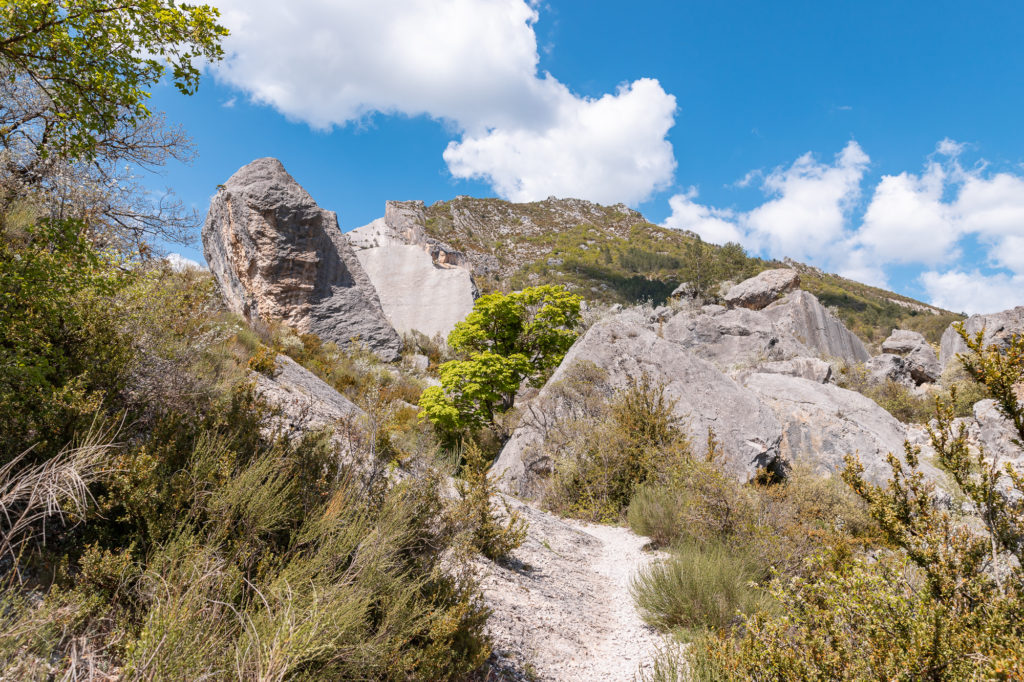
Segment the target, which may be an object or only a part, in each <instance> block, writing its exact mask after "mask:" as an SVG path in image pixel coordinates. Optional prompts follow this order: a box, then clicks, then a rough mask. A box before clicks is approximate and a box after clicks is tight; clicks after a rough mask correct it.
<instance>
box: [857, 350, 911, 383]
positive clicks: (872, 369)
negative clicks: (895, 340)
mask: <svg viewBox="0 0 1024 682" xmlns="http://www.w3.org/2000/svg"><path fill="white" fill-rule="evenodd" d="M864 369H865V370H866V371H867V379H868V381H869V382H870V383H872V384H884V383H885V382H886V381H895V382H896V383H897V384H903V385H905V386H909V385H910V384H911V383H912V382H911V380H910V372H909V371H908V370H907V363H906V361H905V360H904V359H903V357H902V356H900V355H896V354H895V353H882V354H881V355H876V356H875V357H873V358H871V359H869V360H868V361H867V362H865V363H864Z"/></svg>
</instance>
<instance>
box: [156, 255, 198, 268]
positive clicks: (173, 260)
mask: <svg viewBox="0 0 1024 682" xmlns="http://www.w3.org/2000/svg"><path fill="white" fill-rule="evenodd" d="M164 260H165V261H167V263H168V265H170V266H171V269H172V270H174V271H175V272H183V271H185V270H204V269H205V268H203V266H202V265H201V264H200V263H197V262H196V261H194V260H192V259H191V258H186V257H185V256H182V255H181V254H180V253H169V254H167V255H166V256H165V257H164Z"/></svg>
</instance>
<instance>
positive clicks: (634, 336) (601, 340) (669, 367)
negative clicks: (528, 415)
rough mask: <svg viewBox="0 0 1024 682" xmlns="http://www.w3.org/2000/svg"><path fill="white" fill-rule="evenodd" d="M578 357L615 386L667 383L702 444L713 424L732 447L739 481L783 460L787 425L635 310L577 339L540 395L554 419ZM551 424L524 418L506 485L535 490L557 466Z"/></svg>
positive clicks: (505, 453)
mask: <svg viewBox="0 0 1024 682" xmlns="http://www.w3.org/2000/svg"><path fill="white" fill-rule="evenodd" d="M577 362H589V363H593V364H594V365H596V366H597V367H599V368H601V369H602V370H604V371H605V372H606V373H607V381H608V383H609V384H610V386H611V387H613V388H623V387H625V386H626V385H627V384H628V382H629V381H630V380H631V379H634V378H637V377H640V376H642V375H643V374H644V373H646V374H647V375H648V376H650V377H651V378H652V379H654V380H656V381H663V382H665V393H666V395H667V396H668V397H669V398H670V399H671V400H673V401H675V413H676V415H677V416H679V417H680V418H682V419H683V420H684V423H685V424H686V427H687V431H688V433H689V435H690V437H691V438H692V439H693V440H694V442H703V440H704V438H705V437H706V436H707V430H708V428H712V429H714V431H715V434H716V436H717V437H718V439H719V440H720V441H721V442H722V445H723V451H724V452H725V453H726V459H725V461H724V462H722V466H723V467H724V469H725V470H726V471H728V472H729V473H730V474H732V475H734V476H736V477H737V478H738V479H740V480H749V479H750V478H752V477H753V476H754V475H755V473H756V472H757V470H758V469H759V468H761V467H767V466H771V465H772V464H773V463H774V462H775V461H776V459H777V458H778V454H779V453H778V446H779V441H780V440H781V436H782V429H781V426H780V424H779V422H778V420H777V419H776V418H775V415H774V414H773V413H772V411H771V410H770V409H768V408H767V407H766V406H765V405H763V404H762V403H761V402H760V401H758V400H757V399H756V398H755V397H754V396H753V395H751V394H750V393H749V392H748V391H744V390H743V389H742V388H740V387H739V386H738V385H737V384H736V383H735V382H734V381H733V380H732V379H730V378H729V377H727V376H725V375H724V374H722V372H720V371H719V370H718V369H717V368H716V367H715V365H713V364H712V363H710V362H708V361H706V360H702V359H701V358H699V357H697V356H696V355H694V354H692V353H690V352H688V351H687V350H686V349H684V348H683V347H681V346H680V345H678V344H676V343H673V342H672V341H670V340H667V339H664V338H661V337H660V336H658V334H657V332H656V331H655V330H654V329H652V328H651V327H649V326H648V323H647V322H646V320H645V319H644V318H642V317H641V316H640V315H639V314H638V313H637V312H636V311H635V310H627V311H625V312H623V313H621V314H619V315H615V316H613V317H611V318H609V319H606V320H603V321H601V322H599V323H597V324H596V325H594V326H593V327H591V328H590V329H589V330H588V331H587V333H586V334H585V335H584V336H583V337H582V338H581V339H580V340H579V341H577V343H576V344H575V345H574V346H573V347H572V348H571V349H570V350H569V353H568V354H567V355H566V357H565V359H564V360H563V361H562V364H561V365H560V366H559V368H558V370H556V371H555V374H554V375H553V376H552V378H551V380H550V381H549V382H548V384H547V385H546V386H545V387H544V389H542V390H541V392H540V394H539V395H538V396H537V397H536V398H535V399H534V402H533V403H532V405H534V406H536V410H537V411H539V412H541V413H543V414H544V415H545V416H548V415H550V416H552V417H554V416H555V415H557V414H558V413H559V412H560V411H561V409H562V407H563V406H561V405H559V404H557V400H556V399H553V398H552V393H553V391H552V390H551V387H552V386H553V385H555V384H556V383H557V382H558V381H560V380H561V379H562V378H564V377H565V376H566V374H567V372H568V371H569V369H570V368H571V367H573V365H574V364H575V363H577ZM544 428H545V422H543V421H533V420H524V423H523V425H522V426H520V428H518V429H516V431H515V432H514V433H513V435H512V438H511V439H510V440H509V442H508V443H507V444H506V445H505V447H504V449H503V450H502V451H501V455H500V456H499V457H498V460H497V461H496V462H495V464H494V469H493V472H494V474H495V475H496V476H501V477H502V478H501V485H502V486H503V487H504V488H505V489H506V490H507V491H509V492H512V493H515V494H521V495H528V496H529V495H533V494H535V493H536V492H537V486H538V484H539V483H540V482H541V481H542V480H543V478H544V476H545V475H546V474H548V473H549V472H550V470H551V465H552V462H551V456H550V452H548V451H547V449H546V448H545V431H544Z"/></svg>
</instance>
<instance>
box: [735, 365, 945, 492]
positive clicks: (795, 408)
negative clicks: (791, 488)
mask: <svg viewBox="0 0 1024 682" xmlns="http://www.w3.org/2000/svg"><path fill="white" fill-rule="evenodd" d="M743 385H744V386H745V387H746V388H747V389H749V390H750V391H752V392H753V393H754V394H755V395H757V397H758V398H760V399H761V400H762V401H763V402H764V403H765V404H767V405H769V406H770V407H771V408H772V409H773V410H774V412H775V415H776V417H777V418H778V420H779V421H780V422H781V423H782V432H783V436H782V442H781V443H780V446H779V451H780V453H781V455H782V457H783V458H784V459H785V460H786V462H787V463H789V464H790V465H800V464H802V465H805V466H808V467H810V468H811V469H812V470H813V471H814V472H816V473H819V474H822V475H835V474H838V473H839V472H841V471H842V470H843V468H844V462H843V458H844V457H845V456H846V455H847V454H856V455H858V456H859V457H860V460H861V463H862V464H863V465H864V474H865V477H866V478H867V479H868V480H869V481H871V482H872V483H876V484H881V483H883V482H885V481H887V480H888V479H889V478H890V477H891V471H890V469H889V466H888V464H887V462H886V458H887V456H888V454H889V453H892V454H894V455H896V456H897V457H899V458H900V459H901V460H902V455H903V442H904V440H906V438H907V430H906V427H905V426H904V425H903V424H901V423H900V422H899V421H898V420H897V419H896V418H895V417H893V416H892V415H891V414H889V413H888V412H886V411H885V410H883V409H882V408H881V407H879V406H878V405H877V404H876V403H875V402H874V401H873V400H871V399H870V398H867V397H865V396H863V395H861V394H860V393H856V392H854V391H848V390H846V389H842V388H839V387H838V386H833V385H828V384H820V383H817V382H814V381H809V380H807V379H801V378H798V377H788V376H783V375H780V374H758V373H755V374H750V375H748V376H746V377H745V378H744V380H743ZM921 470H922V471H923V472H924V474H925V475H926V476H927V477H929V478H931V479H933V480H938V479H940V478H941V474H940V473H939V472H938V470H937V469H935V468H934V467H932V466H931V465H930V464H929V463H927V462H924V461H922V462H921Z"/></svg>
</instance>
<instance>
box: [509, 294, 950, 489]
mask: <svg viewBox="0 0 1024 682" xmlns="http://www.w3.org/2000/svg"><path fill="white" fill-rule="evenodd" d="M666 311H667V312H666ZM666 311H662V310H661V309H658V310H655V311H653V313H651V312H643V311H642V310H640V309H627V310H624V311H621V312H618V313H615V314H612V315H610V316H609V317H606V318H605V319H603V320H601V321H600V322H598V323H596V324H595V325H594V326H592V327H591V328H590V329H589V330H588V331H587V332H586V334H584V335H583V337H581V338H580V339H579V340H578V341H577V342H576V344H575V345H574V346H573V347H572V348H571V349H570V351H569V353H568V354H567V355H566V357H565V359H564V360H563V362H562V364H561V365H560V366H559V368H558V370H556V372H555V374H554V375H553V376H552V378H551V381H549V382H548V384H547V385H546V386H545V387H544V388H543V389H542V390H541V391H540V393H539V394H538V395H537V396H536V397H535V398H533V399H532V400H531V401H530V402H529V404H528V406H527V407H526V409H525V410H524V415H525V416H524V418H523V419H522V421H521V422H520V425H519V427H518V428H517V429H516V430H515V431H514V433H513V435H512V438H511V439H510V440H509V441H508V443H507V444H506V445H505V448H504V449H503V450H502V452H501V454H500V456H499V457H498V459H497V461H496V463H495V465H494V470H493V472H494V474H495V475H496V476H500V477H501V485H503V486H504V488H505V489H506V490H507V491H509V492H512V493H515V494H519V495H526V496H533V495H536V494H538V493H539V492H540V491H541V490H542V487H543V484H544V480H545V478H546V477H547V475H548V474H550V473H551V471H552V468H553V465H554V461H553V460H554V459H555V458H556V457H557V456H559V455H558V452H559V448H560V447H561V446H560V445H559V443H560V441H559V438H560V435H559V434H560V433H561V431H560V428H561V427H560V426H559V422H560V420H561V419H562V418H563V417H564V416H565V415H568V414H570V413H572V410H573V401H574V400H575V398H573V397H572V396H571V395H567V394H566V392H565V391H564V390H562V389H561V388H560V382H561V381H562V380H563V379H565V378H567V377H569V376H572V375H571V374H570V372H572V371H573V369H572V368H573V367H574V365H576V364H577V363H582V364H583V365H584V366H586V364H587V363H592V364H593V365H595V366H596V367H597V368H599V369H600V370H601V372H602V373H601V375H600V376H602V377H604V379H603V380H604V381H606V382H607V384H608V392H609V393H611V392H612V391H614V390H615V389H620V388H623V387H625V386H627V385H628V384H629V382H630V381H632V380H635V379H636V378H637V377H640V376H644V375H646V376H648V377H650V378H651V379H652V380H654V381H655V382H658V383H659V384H661V385H664V387H665V392H666V395H667V397H668V398H669V399H671V400H672V401H674V403H675V413H676V415H677V416H678V417H679V418H680V421H681V423H683V424H684V425H685V426H686V429H687V433H688V435H689V437H690V440H691V442H693V443H697V444H699V443H703V442H704V439H705V437H706V435H707V432H708V429H709V428H710V429H712V430H714V432H715V434H716V436H717V438H718V439H719V440H720V441H721V443H722V452H723V453H724V455H723V458H722V459H721V460H719V465H720V466H721V467H722V469H723V470H724V471H726V472H727V473H729V474H730V475H732V476H734V477H735V478H737V479H739V480H743V481H746V480H750V479H751V478H752V477H753V476H754V475H755V474H756V473H757V471H758V469H760V468H769V469H772V470H775V471H785V470H787V469H789V468H791V467H794V466H806V467H808V468H810V469H811V470H813V471H816V472H818V473H821V474H836V473H838V472H839V471H841V470H842V468H843V466H844V463H843V458H844V457H845V456H846V455H847V454H857V455H859V456H860V458H861V460H862V462H863V463H864V466H865V473H866V476H867V478H868V479H869V480H871V481H873V482H875V483H881V482H883V481H885V480H887V479H888V478H889V476H890V469H889V466H888V464H887V461H886V460H887V456H888V454H889V453H890V452H891V453H893V454H895V455H896V456H897V457H902V453H903V442H904V440H905V438H906V437H907V429H906V427H905V426H904V425H903V424H901V423H900V422H899V421H898V420H896V419H895V418H894V417H893V416H892V415H890V414H889V413H888V412H886V411H885V410H884V409H882V408H881V407H879V406H878V405H877V404H876V403H875V402H873V401H872V400H871V399H869V398H867V397H865V396H863V395H861V394H860V393H856V392H853V391H848V390H845V389H842V388H839V387H837V386H835V385H833V384H831V383H829V382H830V381H831V378H832V367H831V365H830V364H829V363H828V362H826V361H825V358H842V359H845V360H848V361H851V362H862V361H864V360H867V359H868V354H867V350H866V349H865V348H864V346H863V344H862V343H861V342H860V340H859V339H857V338H856V337H854V336H853V335H852V334H851V333H850V332H849V331H848V330H847V329H846V327H845V326H843V324H842V322H840V321H839V320H838V319H836V318H835V317H833V316H832V315H831V314H830V313H828V311H826V310H825V309H824V307H822V306H821V304H820V303H818V301H817V299H816V298H815V297H814V296H812V295H810V294H808V293H806V292H803V291H795V292H791V293H790V294H788V295H787V296H786V297H785V298H783V299H781V300H779V301H776V302H775V303H773V304H771V305H770V306H768V307H767V308H765V309H764V310H761V311H755V310H749V309H744V308H734V309H726V308H724V307H722V306H704V307H702V308H699V309H696V308H689V309H687V308H684V309H682V310H676V311H672V310H671V309H666ZM797 334H800V335H801V336H799V337H798V336H797ZM801 337H802V338H801ZM816 356H817V357H816ZM882 357H883V358H886V359H889V360H890V364H891V365H892V367H893V368H895V369H893V370H892V371H894V372H896V373H899V372H905V367H906V362H905V359H904V358H903V357H901V356H898V355H895V354H887V355H886V356H882ZM577 380H578V377H577ZM587 381H588V382H589V383H594V382H598V383H599V381H598V380H597V379H594V378H592V377H588V378H587ZM696 447H697V448H698V449H699V448H700V445H697V446H696ZM922 469H923V470H924V472H925V474H926V475H927V476H929V477H933V478H936V479H938V478H940V476H941V475H940V473H939V472H938V470H936V469H934V468H933V467H931V466H930V465H929V464H928V463H927V461H925V462H924V463H923V464H922Z"/></svg>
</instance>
